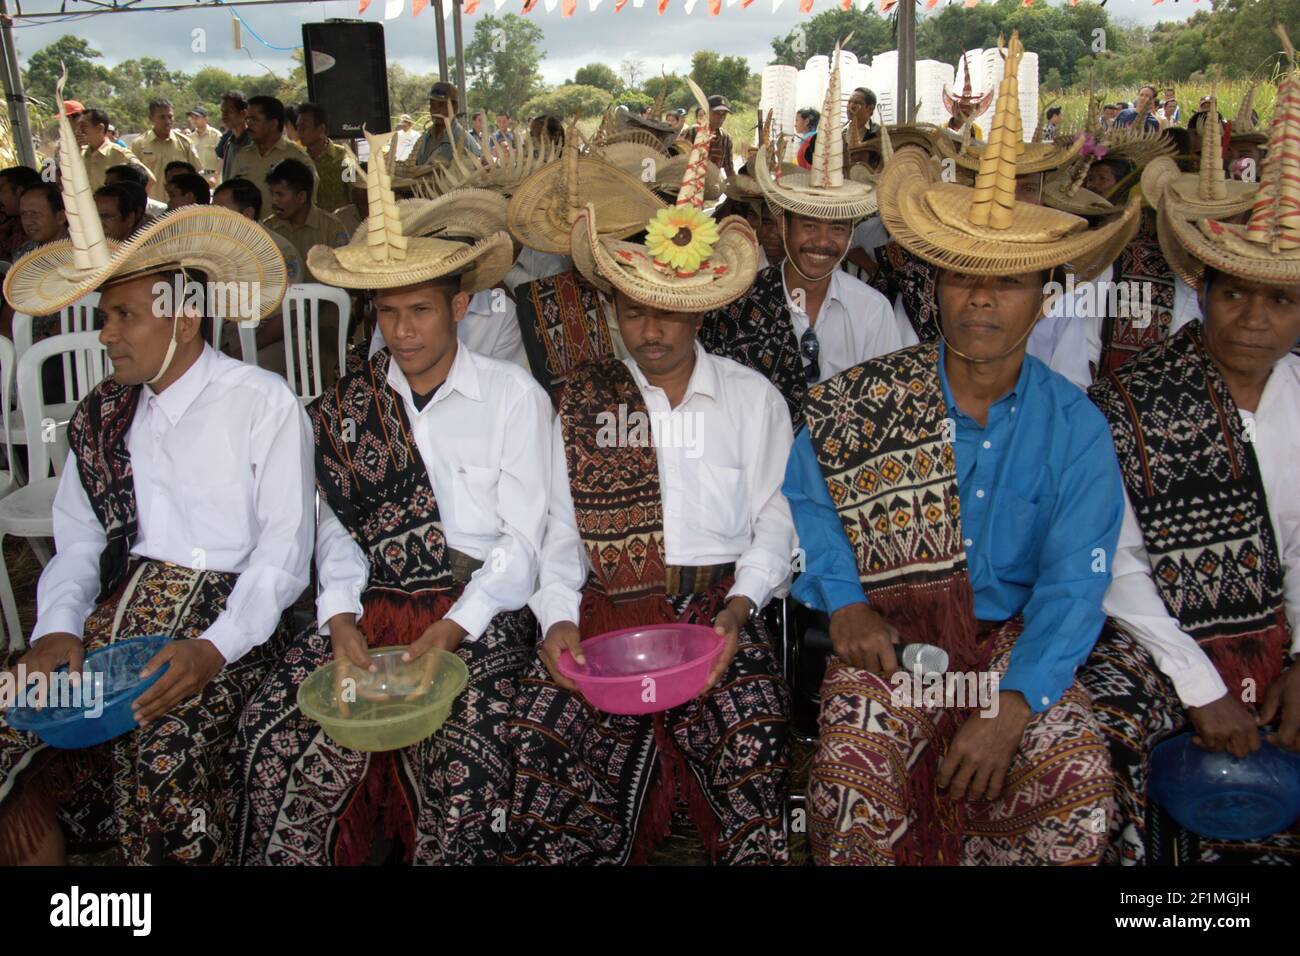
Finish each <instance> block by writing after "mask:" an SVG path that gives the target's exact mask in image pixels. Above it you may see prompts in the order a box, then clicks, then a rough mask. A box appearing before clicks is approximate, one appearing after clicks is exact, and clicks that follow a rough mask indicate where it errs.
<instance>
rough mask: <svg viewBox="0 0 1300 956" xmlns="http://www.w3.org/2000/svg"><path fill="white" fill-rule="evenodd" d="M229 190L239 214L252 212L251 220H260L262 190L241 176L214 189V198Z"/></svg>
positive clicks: (228, 180)
mask: <svg viewBox="0 0 1300 956" xmlns="http://www.w3.org/2000/svg"><path fill="white" fill-rule="evenodd" d="M284 162H288V160H284ZM226 190H230V192H231V194H232V195H233V196H234V199H235V202H236V203H238V204H239V210H240V212H243V211H244V210H245V209H251V210H253V218H254V219H261V218H262V190H260V189H258V188H257V185H256V184H255V183H254V182H253V181H252V180H251V179H244V178H243V177H242V176H241V177H238V178H236V179H227V180H226V181H225V182H224V183H222V184H221V185H220V186H218V187H217V188H216V190H215V191H214V192H213V195H214V196H215V195H216V194H217V193H219V192H225V191H226Z"/></svg>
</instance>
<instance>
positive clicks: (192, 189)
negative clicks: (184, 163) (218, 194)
mask: <svg viewBox="0 0 1300 956" xmlns="http://www.w3.org/2000/svg"><path fill="white" fill-rule="evenodd" d="M171 184H172V186H174V187H175V188H176V189H178V190H179V191H180V192H183V193H189V194H190V195H191V196H193V197H194V201H195V202H197V203H198V204H199V205H200V206H206V205H208V203H210V202H211V201H212V191H211V190H210V189H209V188H208V181H207V180H206V179H204V178H203V177H202V176H200V175H199V174H198V173H181V174H180V175H179V176H177V177H176V178H175V179H173V180H172V181H171Z"/></svg>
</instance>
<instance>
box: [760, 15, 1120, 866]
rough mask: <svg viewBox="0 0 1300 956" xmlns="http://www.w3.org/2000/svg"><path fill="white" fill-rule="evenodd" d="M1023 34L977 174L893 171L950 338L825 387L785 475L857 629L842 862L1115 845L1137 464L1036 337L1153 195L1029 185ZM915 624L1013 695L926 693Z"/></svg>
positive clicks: (836, 675) (1010, 58)
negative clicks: (1125, 505)
mask: <svg viewBox="0 0 1300 956" xmlns="http://www.w3.org/2000/svg"><path fill="white" fill-rule="evenodd" d="M999 45H1000V46H1001V44H999ZM1005 49H1006V58H1007V71H1006V76H1005V78H1004V79H1003V81H1002V87H1001V90H1000V91H999V96H998V108H997V113H996V115H995V116H994V119H993V126H992V130H991V132H990V134H989V144H990V145H989V147H988V149H987V150H986V151H985V154H984V157H983V161H982V162H981V166H980V169H979V171H978V174H977V178H976V188H974V189H972V188H970V187H966V186H961V185H958V184H955V183H944V182H935V181H934V180H935V174H934V171H933V169H932V168H931V166H930V164H929V161H928V159H927V158H926V157H925V156H924V154H923V153H921V152H920V151H917V150H913V149H911V148H908V149H905V150H900V151H899V152H898V153H897V154H895V156H894V158H893V159H892V160H891V162H890V163H889V164H888V165H887V166H886V168H885V172H884V174H883V176H882V179H881V183H880V209H881V216H882V219H883V221H884V223H885V225H886V227H887V228H888V229H889V231H890V233H891V235H893V236H894V237H895V238H896V239H897V240H898V241H899V242H900V243H902V244H903V245H904V246H905V247H906V248H907V249H909V250H910V251H912V252H913V253H915V254H916V255H919V256H922V257H924V258H925V259H926V260H927V261H930V262H932V263H933V264H934V265H935V266H937V267H938V269H939V272H938V295H939V311H940V326H939V333H940V337H939V341H938V342H936V343H926V344H923V345H917V346H913V347H911V348H907V349H902V350H900V351H898V352H894V353H892V354H890V355H886V356H883V357H881V358H878V359H873V360H871V361H868V362H865V363H862V364H860V365H856V366H854V367H852V368H850V369H848V370H846V371H845V372H843V373H841V374H839V375H837V376H835V377H833V378H831V379H830V380H829V381H827V382H825V383H822V384H819V385H814V386H812V387H811V388H810V389H809V395H808V398H807V400H806V402H805V409H806V414H805V417H806V419H807V429H806V430H805V431H801V432H800V433H799V435H798V436H797V437H796V440H795V446H794V450H793V452H792V454H791V458H790V462H789V467H788V469H787V473H786V482H785V493H786V497H787V498H788V499H789V501H790V505H791V510H792V512H793V513H794V518H795V525H796V527H797V529H798V532H799V541H800V546H801V547H802V548H803V549H804V551H805V552H806V553H807V554H808V556H809V559H808V566H807V569H806V570H805V572H804V574H803V575H801V576H800V577H799V578H797V579H796V581H795V586H794V593H795V595H796V596H797V597H799V598H800V599H801V600H802V601H804V602H805V603H807V604H809V605H811V606H813V607H816V608H818V609H820V610H823V611H826V612H828V613H829V614H830V632H831V633H830V636H831V641H832V644H833V646H834V656H833V657H832V658H831V660H830V662H829V664H828V666H827V670H826V676H825V679H824V681H823V684H822V690H821V703H822V712H821V723H820V740H819V743H818V748H817V752H816V754H815V756H814V759H813V764H812V768H811V771H810V775H809V784H808V808H809V821H810V828H809V832H810V837H811V842H812V850H813V857H814V860H815V861H816V862H819V863H831V864H862V863H868V864H886V865H888V864H896V863H922V864H936V863H945V864H955V863H966V864H980V863H986V864H987V863H1001V864H1020V863H1049V862H1050V863H1091V862H1096V860H1097V859H1098V858H1099V857H1100V855H1101V851H1102V847H1103V844H1104V834H1103V833H1102V832H1101V831H1102V830H1104V824H1105V819H1106V812H1107V809H1108V806H1109V801H1110V794H1111V789H1110V788H1111V781H1110V776H1109V768H1108V764H1107V758H1106V748H1105V745H1104V743H1103V741H1102V738H1101V736H1100V734H1099V732H1098V730H1097V728H1096V722H1095V719H1094V717H1093V714H1092V710H1091V705H1090V704H1089V701H1088V698H1087V695H1086V694H1084V693H1083V691H1082V689H1081V688H1080V687H1079V686H1078V684H1077V683H1076V682H1075V680H1074V671H1075V668H1076V667H1078V666H1079V665H1080V664H1081V663H1082V662H1083V660H1084V659H1085V658H1086V657H1087V655H1088V653H1089V651H1090V650H1091V649H1092V645H1093V643H1094V641H1095V640H1096V638H1097V634H1098V632H1099V631H1100V629H1101V624H1102V620H1103V615H1102V611H1101V599H1102V595H1103V593H1104V591H1105V588H1106V584H1107V582H1108V580H1109V571H1108V568H1109V563H1108V562H1109V557H1110V555H1111V553H1112V552H1113V550H1114V547H1115V541H1116V538H1117V537H1118V534H1119V525H1120V518H1121V515H1122V500H1121V499H1122V495H1121V488H1120V483H1119V474H1118V471H1119V469H1118V467H1117V465H1116V463H1115V460H1114V456H1113V453H1112V450H1111V447H1110V443H1109V440H1108V436H1107V433H1106V428H1105V423H1104V421H1103V420H1102V419H1101V417H1100V416H1099V415H1098V414H1096V410H1095V409H1094V408H1093V407H1092V406H1091V405H1090V404H1089V403H1088V402H1086V401H1085V400H1084V396H1082V395H1081V394H1080V393H1079V391H1078V389H1076V388H1075V387H1074V386H1072V385H1070V384H1069V383H1068V382H1067V381H1066V380H1065V379H1063V378H1061V377H1060V376H1058V375H1056V374H1054V373H1052V372H1051V371H1049V370H1048V369H1047V368H1046V367H1045V366H1044V365H1043V364H1042V363H1041V362H1038V361H1037V360H1036V359H1033V358H1027V357H1026V355H1025V340H1026V338H1027V337H1028V335H1029V332H1030V330H1031V329H1032V328H1033V325H1034V323H1035V322H1036V321H1038V319H1039V318H1041V316H1042V314H1043V310H1044V308H1045V307H1046V306H1047V304H1048V303H1047V295H1046V291H1045V286H1046V283H1047V281H1048V279H1049V277H1050V276H1051V274H1052V273H1053V271H1060V270H1059V267H1060V266H1061V265H1062V264H1064V263H1066V262H1071V263H1075V264H1076V266H1077V268H1079V269H1080V270H1081V274H1082V275H1083V276H1085V277H1087V276H1089V275H1090V274H1091V270H1093V269H1096V268H1100V265H1101V263H1104V262H1106V261H1108V260H1107V257H1108V256H1110V255H1113V250H1114V249H1115V248H1117V247H1118V246H1119V245H1121V244H1122V243H1123V242H1124V241H1125V240H1126V239H1127V237H1128V236H1129V235H1130V234H1131V233H1132V230H1133V228H1134V225H1135V223H1136V217H1137V212H1138V207H1137V206H1136V205H1134V206H1131V207H1129V208H1128V209H1127V210H1126V211H1125V213H1124V214H1123V215H1122V216H1121V217H1120V218H1119V219H1117V220H1116V221H1115V222H1114V223H1112V224H1110V225H1108V226H1104V227H1101V228H1099V229H1091V230H1090V229H1089V228H1088V224H1087V222H1086V221H1085V220H1083V219H1081V218H1078V217H1075V216H1071V215H1068V214H1066V213H1060V212H1056V211H1054V210H1043V209H1040V208H1038V207H1032V206H1026V205H1024V204H1022V203H1019V202H1016V201H1015V198H1014V197H1015V188H1016V185H1015V184H1016V163H1015V156H1016V154H1017V152H1018V149H1017V140H1018V138H1019V136H1020V130H1021V128H1022V127H1021V124H1020V118H1019V116H1018V115H1017V114H1018V110H1019V102H1018V95H1017V87H1018V84H1017V82H1016V66H1017V65H1018V63H1019V60H1020V56H1021V54H1022V52H1023V48H1022V47H1021V45H1020V39H1019V36H1018V35H1017V34H1014V33H1013V34H1012V37H1011V41H1010V44H1009V45H1008V46H1007V47H1006V48H1005ZM1049 237H1050V238H1049ZM911 643H920V644H930V645H934V646H935V647H938V648H940V649H942V650H943V651H945V652H946V654H947V659H948V662H949V665H948V667H947V668H946V670H947V672H948V673H947V674H945V675H942V676H944V677H945V678H947V677H956V678H959V679H962V680H964V681H965V682H966V684H965V686H967V687H970V686H971V685H972V684H975V685H978V684H981V683H982V684H983V685H984V686H985V687H988V688H989V689H990V690H993V691H996V701H995V702H994V703H995V706H993V707H987V708H986V709H985V710H982V711H981V710H977V709H976V704H975V702H974V701H973V700H972V699H971V695H970V694H964V695H963V696H962V697H957V696H956V695H955V693H954V695H953V696H952V697H948V696H946V695H941V699H939V700H933V699H931V698H930V697H928V696H927V697H924V698H922V699H919V700H918V699H916V698H915V697H914V693H915V691H914V682H912V681H910V680H903V681H901V682H900V681H899V680H897V679H896V677H897V676H898V675H897V672H898V670H899V650H900V649H899V646H898V645H900V644H911ZM903 676H907V675H903ZM994 680H996V681H997V683H993V681H994ZM918 683H919V682H918ZM980 706H984V705H983V703H982V701H981V704H980Z"/></svg>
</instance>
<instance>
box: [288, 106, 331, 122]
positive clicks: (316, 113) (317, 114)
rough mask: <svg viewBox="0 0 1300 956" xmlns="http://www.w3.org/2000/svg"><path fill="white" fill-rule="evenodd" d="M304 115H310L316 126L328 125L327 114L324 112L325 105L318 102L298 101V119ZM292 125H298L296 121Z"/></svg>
mask: <svg viewBox="0 0 1300 956" xmlns="http://www.w3.org/2000/svg"><path fill="white" fill-rule="evenodd" d="M304 116H310V117H311V121H312V122H313V123H315V124H316V125H317V126H328V125H329V116H328V114H327V113H326V112H325V107H323V106H321V105H320V104H319V103H299V104H298V119H302V118H303V117H304ZM294 125H295V126H296V125H298V124H297V122H296V121H295V123H294Z"/></svg>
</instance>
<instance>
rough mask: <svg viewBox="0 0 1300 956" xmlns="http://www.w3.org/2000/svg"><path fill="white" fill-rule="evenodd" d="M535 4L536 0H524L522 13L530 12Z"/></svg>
mask: <svg viewBox="0 0 1300 956" xmlns="http://www.w3.org/2000/svg"><path fill="white" fill-rule="evenodd" d="M535 6H537V0H524V13H532V12H533V7H535Z"/></svg>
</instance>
